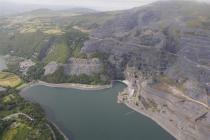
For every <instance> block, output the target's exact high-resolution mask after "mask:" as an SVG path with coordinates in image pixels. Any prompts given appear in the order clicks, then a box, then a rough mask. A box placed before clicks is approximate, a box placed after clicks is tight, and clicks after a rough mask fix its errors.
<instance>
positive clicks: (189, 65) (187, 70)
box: [0, 1, 210, 140]
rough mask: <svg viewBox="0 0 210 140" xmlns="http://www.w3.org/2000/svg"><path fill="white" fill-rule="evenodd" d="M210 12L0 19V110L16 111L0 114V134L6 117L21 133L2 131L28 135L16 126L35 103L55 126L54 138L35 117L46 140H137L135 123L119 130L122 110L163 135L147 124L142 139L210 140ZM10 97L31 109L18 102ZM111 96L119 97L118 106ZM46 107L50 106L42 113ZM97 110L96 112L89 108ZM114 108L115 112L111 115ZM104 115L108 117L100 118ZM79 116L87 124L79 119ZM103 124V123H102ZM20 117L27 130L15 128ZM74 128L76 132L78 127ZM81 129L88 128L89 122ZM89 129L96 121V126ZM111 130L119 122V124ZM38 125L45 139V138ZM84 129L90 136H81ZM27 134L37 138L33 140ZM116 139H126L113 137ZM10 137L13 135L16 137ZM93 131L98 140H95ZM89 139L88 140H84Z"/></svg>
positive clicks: (169, 8) (163, 8)
mask: <svg viewBox="0 0 210 140" xmlns="http://www.w3.org/2000/svg"><path fill="white" fill-rule="evenodd" d="M209 9H210V5H209V4H204V3H201V2H192V1H160V2H155V3H152V4H149V5H146V6H142V7H136V8H133V9H129V10H122V11H110V12H98V11H92V10H90V9H89V10H87V9H86V10H85V11H86V12H83V11H84V9H83V10H82V9H77V10H75V9H74V10H68V11H62V10H61V11H54V10H49V9H38V10H34V11H31V12H26V13H23V14H19V15H13V16H8V17H2V18H1V20H0V54H1V55H2V56H3V59H2V61H1V57H0V70H1V71H2V72H0V87H1V88H0V91H2V92H3V93H4V94H3V95H2V98H0V99H1V102H2V104H3V110H4V109H7V106H8V104H7V102H9V101H10V100H11V99H12V100H13V99H16V98H18V101H17V102H15V103H12V105H13V104H15V105H17V106H18V109H19V110H12V111H11V112H8V111H7V110H6V113H5V114H6V115H5V114H4V111H3V115H1V111H0V116H1V118H2V121H3V124H4V120H7V116H8V118H10V117H9V116H10V115H14V116H15V120H16V121H17V120H18V121H23V124H19V123H15V124H10V125H12V126H13V125H14V126H16V127H15V128H17V129H18V128H20V129H21V130H20V131H21V132H22V129H24V131H25V133H28V131H29V130H30V129H32V126H31V124H28V122H24V121H26V120H27V121H30V117H32V118H33V116H31V115H30V113H31V112H33V111H34V109H35V108H36V105H35V104H36V103H39V104H40V105H41V107H42V108H43V109H44V110H43V111H45V113H46V115H47V117H48V118H49V119H50V121H52V122H53V123H55V124H56V125H58V126H55V128H54V127H53V123H50V122H49V121H48V120H47V119H46V118H45V116H44V114H42V113H43V111H41V110H40V111H38V113H41V114H42V115H41V116H39V117H40V118H39V119H43V120H44V121H43V123H41V124H40V127H44V128H45V130H46V134H47V135H48V136H49V135H50V137H49V139H54V138H53V137H54V134H52V133H51V134H50V132H52V131H51V130H55V132H54V133H56V134H57V133H59V132H57V131H58V130H60V129H61V130H62V131H63V133H65V135H67V137H68V138H70V139H74V136H75V139H76V140H77V139H80V140H84V139H85V138H84V137H86V139H90V140H95V139H103V138H104V139H109V140H111V139H114V140H116V139H117V140H118V139H119V140H123V139H129V138H130V137H132V136H133V139H135V140H136V139H139V138H140V137H141V136H140V135H138V132H137V130H136V129H138V130H139V131H140V130H142V131H144V130H143V128H142V127H140V126H136V125H135V123H134V120H136V121H139V122H138V124H139V125H141V124H142V123H143V122H142V121H140V120H138V119H137V118H138V117H137V116H135V117H134V118H132V119H131V120H123V118H124V117H123V115H122V114H121V113H122V112H121V111H122V110H127V109H128V108H127V109H125V108H123V104H124V105H126V106H127V107H129V108H130V109H129V110H127V112H128V114H130V112H131V115H132V114H133V113H132V112H134V111H135V114H137V113H136V112H138V113H140V114H142V115H144V116H147V117H148V118H150V119H152V120H153V121H154V122H156V123H157V124H158V125H159V126H161V127H162V128H164V129H165V130H166V131H167V132H168V133H170V135H171V136H169V135H168V134H167V133H166V132H165V131H162V129H161V128H159V127H157V126H158V125H154V124H153V123H151V122H153V121H151V120H148V124H144V125H146V127H147V126H148V129H149V128H150V126H152V127H151V129H152V130H154V131H152V133H154V134H155V131H161V132H160V133H158V134H160V135H158V134H157V135H156V136H155V135H154V136H155V137H156V138H157V139H161V140H162V139H174V138H175V139H178V140H208V139H209V138H210V133H209V132H210V86H209V85H210V84H209V83H210V63H209V62H210V55H209V54H210V39H209V38H210V12H209ZM115 81H121V82H122V81H123V82H124V83H125V84H126V87H125V86H123V85H121V84H120V83H117V84H116V82H115ZM74 88H76V89H77V90H76V89H74ZM22 89H23V90H22ZM10 90H12V92H11V91H10ZM48 90H49V91H51V92H48ZM80 92H81V93H80ZM86 92H87V94H86ZM17 93H20V95H21V96H23V97H24V98H26V99H27V100H29V101H30V102H35V104H34V103H30V102H29V101H25V100H24V99H22V97H20V95H19V94H17ZM41 93H42V95H40V94H41ZM58 93H60V94H61V95H62V96H61V95H59V94H58ZM74 93H77V94H78V95H74ZM103 93H104V94H106V95H107V96H106V95H104V97H98V96H103ZM10 94H11V95H10ZM51 94H52V95H51ZM88 94H90V95H88ZM92 94H94V95H92ZM98 94H99V95H98ZM100 94H102V95H100ZM116 94H119V95H118V99H117V96H115V95H116ZM83 96H85V97H83ZM65 97H66V98H68V100H67V99H65ZM19 99H20V100H21V102H23V104H25V103H27V104H30V107H31V109H32V111H31V112H30V113H29V114H28V112H24V110H25V107H24V106H22V104H21V102H19ZM48 99H49V100H50V102H49V104H46V103H47V100H48ZM56 99H58V100H59V103H58V102H57V100H56ZM73 99H75V100H73ZM62 101H63V102H64V103H65V104H63V103H62ZM5 102H6V103H5ZM117 102H118V103H122V104H117ZM19 103H20V104H19ZM78 103H80V104H78ZM85 103H86V104H87V106H85ZM91 103H95V104H91ZM100 103H104V104H103V105H101V104H100ZM108 103H110V104H108ZM9 105H10V104H9ZM19 105H20V107H19ZM80 105H81V106H80ZM100 105H101V106H100ZM110 105H112V106H110ZM32 106H33V107H32ZM66 106H68V107H69V108H67V109H69V110H65V111H64V112H65V113H67V116H68V117H69V118H68V119H67V116H65V113H64V112H61V111H60V110H62V109H61V108H65V107H66ZM96 106H98V108H95V107H96ZM86 107H87V108H86ZM103 107H105V108H103ZM112 107H113V108H115V107H116V108H118V109H119V110H118V109H117V110H115V112H113V110H112V109H113V108H112ZM26 108H27V107H26ZM85 108H86V110H84V109H85ZM102 108H103V109H104V111H106V112H105V113H106V114H104V112H103V111H102V112H101V110H102ZM122 108H123V109H122ZM93 109H96V111H97V112H98V113H99V114H98V115H99V117H100V119H101V120H104V121H105V120H106V119H109V120H106V121H105V122H106V123H107V125H108V124H110V125H111V123H113V125H114V124H115V122H116V125H117V126H116V127H112V128H113V130H112V131H109V129H108V128H109V127H108V126H107V125H106V124H102V123H101V120H97V118H95V117H96V116H97V112H94V110H93ZM121 109H122V110H121ZM131 109H132V110H134V111H132V110H131ZM88 111H90V112H91V111H92V113H89V112H88ZM123 112H124V111H123ZM17 113H19V114H17ZM53 113H55V114H53ZM71 113H72V114H71ZM115 113H119V114H115ZM124 113H125V112H124ZM91 114H92V115H93V114H94V115H93V116H92V115H91ZM100 114H101V116H100ZM126 114H127V113H126ZM27 115H29V116H27ZM82 115H84V117H85V116H88V117H85V118H83V116H82ZM106 115H108V118H104V117H105V116H106ZM109 115H110V116H109ZM111 115H113V116H111ZM71 116H72V118H71ZM126 116H127V115H126ZM128 116H129V115H128ZM139 116H141V115H139ZM5 117H6V119H3V118H5ZM22 117H23V118H25V119H26V120H25V119H24V120H21V119H22ZM112 117H113V118H112ZM115 117H116V118H118V119H116V118H115ZM12 118H13V116H12ZM19 118H21V119H20V120H19ZM79 118H80V119H81V120H80V121H81V123H79V122H78V120H77V119H79ZM114 118H115V119H114ZM88 119H89V120H90V122H92V123H90V122H88ZM112 119H114V120H112ZM121 119H122V120H121ZM93 120H97V123H96V124H95V125H94V123H93ZM119 120H120V121H122V122H118V121H119ZM142 120H143V121H144V120H147V119H145V118H143V119H142ZM74 121H75V122H74ZM124 121H125V122H124ZM129 121H130V124H129ZM70 122H71V123H70ZM76 122H77V123H76ZM110 122H111V123H110ZM123 123H125V124H126V125H127V126H130V129H129V130H130V131H129V130H127V134H128V135H124V134H126V131H121V129H119V128H118V127H120V126H121V124H123ZM136 123H137V122H136ZM150 123H151V124H150ZM16 124H19V125H16ZM43 124H47V127H48V125H49V126H50V127H52V129H47V128H46V125H45V126H42V125H43ZM66 124H67V125H66ZM100 125H101V126H102V127H103V126H104V128H106V129H105V132H107V135H108V136H110V137H106V138H105V133H102V129H99V130H98V129H96V128H100ZM134 125H135V127H134V128H133V127H132V126H134ZM3 126H4V125H3ZM88 126H91V127H90V128H87V127H88ZM56 127H57V128H59V129H58V130H57V129H56ZM122 128H125V126H122ZM34 129H35V130H36V131H37V132H38V131H39V130H40V128H34ZM110 129H111V128H110ZM35 130H34V131H35ZM88 130H90V131H88ZM118 130H119V131H121V133H122V135H124V136H122V137H120V136H119V135H120V133H117V132H118ZM15 131H16V133H15V134H17V135H18V133H19V130H15ZM95 131H97V132H98V133H97V134H96V135H94V132H95ZM99 131H100V132H99ZM88 132H90V133H91V135H88V136H87V133H88ZM113 132H116V133H117V134H114V133H113ZM133 132H135V133H133ZM10 133H14V132H13V130H10V129H9V130H7V131H5V132H4V133H2V134H1V135H2V137H8V135H10ZM79 133H82V135H79ZM144 133H146V132H144ZM56 136H57V135H56ZM58 136H59V137H60V136H61V137H60V138H61V139H63V138H65V137H66V136H63V137H62V133H60V134H59V135H58ZM72 136H73V138H72ZM94 136H95V137H94ZM100 136H102V137H100ZM118 136H119V137H118ZM159 136H160V137H159ZM165 136H166V137H165ZM14 137H15V136H14ZM26 137H27V136H26ZM40 137H42V135H41V134H40ZM155 137H152V135H151V137H150V135H147V136H142V138H143V139H151V140H152V139H155ZM173 137H174V138H173ZM44 138H45V135H43V139H44Z"/></svg>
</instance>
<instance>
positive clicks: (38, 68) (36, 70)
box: [23, 63, 45, 82]
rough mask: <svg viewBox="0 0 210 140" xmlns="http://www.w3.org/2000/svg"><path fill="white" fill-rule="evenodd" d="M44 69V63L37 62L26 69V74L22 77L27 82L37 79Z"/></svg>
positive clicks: (40, 76)
mask: <svg viewBox="0 0 210 140" xmlns="http://www.w3.org/2000/svg"><path fill="white" fill-rule="evenodd" d="M44 71H45V70H44V64H42V63H38V64H36V65H34V66H31V67H30V68H29V69H28V71H27V74H26V75H25V76H23V79H24V80H25V81H27V82H29V81H33V80H39V79H41V78H42V76H43V75H44Z"/></svg>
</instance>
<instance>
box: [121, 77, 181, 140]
mask: <svg viewBox="0 0 210 140" xmlns="http://www.w3.org/2000/svg"><path fill="white" fill-rule="evenodd" d="M118 82H122V83H124V84H125V85H127V87H129V81H127V80H123V81H119V80H118ZM119 94H120V93H119ZM118 99H119V96H118ZM120 103H122V104H124V105H125V106H127V107H128V108H130V109H132V110H134V111H135V112H137V113H140V114H141V115H143V116H145V117H147V118H149V119H151V120H152V121H154V122H155V123H156V124H158V125H159V126H160V127H161V128H162V129H164V130H165V131H166V132H168V133H169V134H170V135H171V136H173V137H174V138H175V139H177V135H176V134H174V133H173V132H172V131H171V130H169V129H168V128H167V127H166V126H165V125H164V124H162V123H161V122H159V121H158V120H157V119H156V118H155V117H153V116H150V115H149V114H147V113H146V112H143V111H141V110H139V109H138V108H136V107H135V105H133V104H130V103H129V102H126V101H123V102H120Z"/></svg>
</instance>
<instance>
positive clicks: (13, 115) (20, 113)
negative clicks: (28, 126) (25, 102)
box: [2, 112, 34, 121]
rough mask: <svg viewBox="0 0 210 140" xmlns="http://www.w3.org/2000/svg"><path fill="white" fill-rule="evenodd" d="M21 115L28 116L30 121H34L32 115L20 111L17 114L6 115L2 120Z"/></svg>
mask: <svg viewBox="0 0 210 140" xmlns="http://www.w3.org/2000/svg"><path fill="white" fill-rule="evenodd" d="M19 115H22V116H25V117H26V118H28V119H29V120H30V121H33V120H34V119H33V118H32V117H30V116H29V115H27V114H25V113H22V112H19V113H15V114H11V115H9V116H6V117H4V118H3V119H2V120H10V119H12V118H17V117H18V116H19Z"/></svg>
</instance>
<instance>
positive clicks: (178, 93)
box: [169, 87, 210, 110]
mask: <svg viewBox="0 0 210 140" xmlns="http://www.w3.org/2000/svg"><path fill="white" fill-rule="evenodd" d="M169 88H170V89H171V91H172V93H173V94H174V95H176V96H179V97H182V98H185V99H186V100H189V101H191V102H194V103H197V104H200V105H202V106H204V107H205V108H207V109H209V110H210V107H209V106H208V105H207V104H205V103H203V102H200V101H197V100H195V99H193V98H190V97H189V96H187V95H185V94H183V92H181V91H179V90H177V89H176V88H174V87H169Z"/></svg>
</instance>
